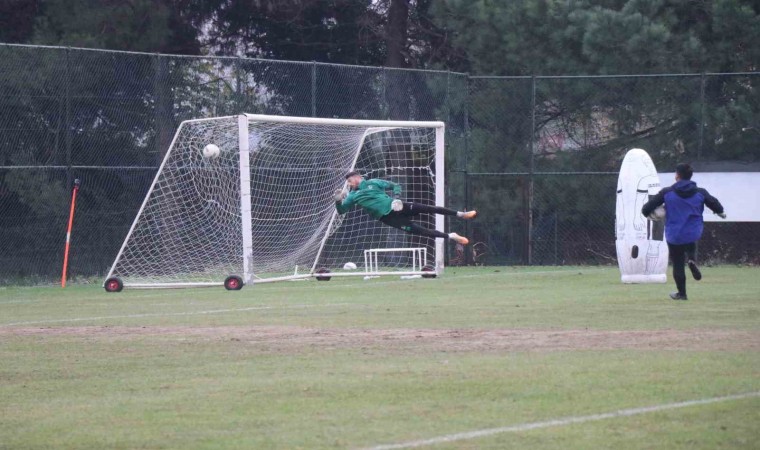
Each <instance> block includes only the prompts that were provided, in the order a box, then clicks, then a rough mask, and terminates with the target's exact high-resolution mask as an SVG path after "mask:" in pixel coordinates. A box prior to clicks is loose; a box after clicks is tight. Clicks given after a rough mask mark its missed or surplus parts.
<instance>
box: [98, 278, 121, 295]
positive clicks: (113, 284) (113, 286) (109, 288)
mask: <svg viewBox="0 0 760 450" xmlns="http://www.w3.org/2000/svg"><path fill="white" fill-rule="evenodd" d="M103 288H105V290H106V292H121V290H122V289H124V283H122V281H121V278H119V277H111V278H109V279H107V280H106V282H105V283H103Z"/></svg>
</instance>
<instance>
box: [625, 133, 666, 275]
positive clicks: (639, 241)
mask: <svg viewBox="0 0 760 450" xmlns="http://www.w3.org/2000/svg"><path fill="white" fill-rule="evenodd" d="M659 191H660V180H659V177H658V176H657V170H656V169H655V167H654V163H653V162H652V158H650V157H649V154H647V152H646V151H644V150H642V149H639V148H634V149H632V150H630V151H629V152H628V153H626V155H625V158H623V164H622V166H621V168H620V175H619V176H618V183H617V205H616V207H615V238H616V240H615V247H616V249H617V260H618V266H619V267H620V275H621V276H620V279H621V281H622V282H623V283H665V282H666V281H667V276H666V275H665V272H666V270H667V268H668V245H667V243H666V242H665V238H664V236H665V233H664V223H663V221H657V222H654V221H652V220H649V219H648V218H646V217H644V216H643V215H642V214H641V208H642V207H643V206H644V204H645V203H646V202H647V201H649V199H650V198H651V197H652V196H654V195H656V194H657V193H658V192H659ZM663 212H664V208H663Z"/></svg>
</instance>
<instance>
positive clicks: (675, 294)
mask: <svg viewBox="0 0 760 450" xmlns="http://www.w3.org/2000/svg"><path fill="white" fill-rule="evenodd" d="M670 298H672V299H673V300H688V299H689V297H687V296H686V295H685V294H681V293H680V292H673V293H671V294H670Z"/></svg>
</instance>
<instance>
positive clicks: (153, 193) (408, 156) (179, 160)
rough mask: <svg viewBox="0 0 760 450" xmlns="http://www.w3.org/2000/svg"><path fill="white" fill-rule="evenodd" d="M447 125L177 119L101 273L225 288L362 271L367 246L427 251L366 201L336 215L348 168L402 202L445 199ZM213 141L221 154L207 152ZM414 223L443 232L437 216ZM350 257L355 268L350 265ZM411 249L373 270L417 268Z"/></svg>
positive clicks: (438, 256) (127, 282)
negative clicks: (395, 191)
mask: <svg viewBox="0 0 760 450" xmlns="http://www.w3.org/2000/svg"><path fill="white" fill-rule="evenodd" d="M443 130H444V128H443V123H441V122H391V121H360V120H339V119H313V118H295V117H279V116H259V115H241V116H231V117H220V118H213V119H203V120H190V121H186V122H183V123H182V124H181V125H180V127H179V129H178V130H177V133H176V135H175V137H174V140H173V142H172V145H171V147H170V149H169V151H168V152H167V154H166V156H165V158H164V161H163V163H162V164H161V167H160V169H159V171H158V174H157V175H156V177H155V179H154V181H153V184H152V186H151V188H150V190H149V192H148V193H147V195H146V198H145V200H144V202H143V205H142V207H141V209H140V211H139V212H138V214H137V217H136V218H135V221H134V223H133V224H132V227H131V229H130V231H129V233H128V235H127V237H126V239H125V240H124V243H123V245H122V247H121V249H120V251H119V254H118V255H117V257H116V260H115V261H114V263H113V265H112V267H111V270H110V272H109V274H108V278H109V279H111V278H112V277H116V278H118V279H120V281H121V282H123V285H124V286H135V287H161V286H165V287H171V286H193V285H220V284H221V283H223V282H224V280H225V278H226V277H228V276H230V275H236V276H240V278H241V279H242V280H243V281H244V282H245V283H252V282H253V283H256V282H262V281H274V280H282V279H293V278H304V277H310V276H314V275H315V274H317V273H323V272H326V271H329V273H330V275H331V276H337V275H350V274H361V275H365V269H366V268H365V267H363V266H364V259H365V258H364V251H365V250H370V249H384V248H425V249H426V254H427V257H428V258H429V259H430V260H429V261H428V264H429V265H430V266H431V268H432V269H433V270H435V271H436V272H440V270H441V269H442V267H443V248H444V246H443V241H442V240H441V239H438V240H437V241H438V242H436V240H435V239H431V238H427V237H421V236H413V235H409V234H406V233H403V232H401V231H399V230H396V229H394V228H391V227H388V226H386V225H384V224H382V223H380V222H379V221H377V220H375V219H373V218H372V217H371V216H369V214H367V213H366V212H364V211H362V210H361V208H358V207H357V208H354V209H353V210H351V211H349V212H348V213H347V214H345V215H342V216H341V215H339V214H337V211H336V209H335V201H334V200H333V192H334V191H335V190H336V189H339V188H343V187H344V186H345V182H346V181H345V174H346V173H348V172H349V171H351V170H357V171H359V172H360V173H361V174H362V175H364V177H365V178H367V179H371V178H383V179H386V180H389V181H393V182H395V183H397V184H400V185H401V186H402V190H403V193H402V199H403V200H405V201H412V202H418V203H424V204H429V205H436V204H437V205H440V206H443V198H444V197H443V135H444V133H443ZM209 144H213V145H212V147H213V146H217V147H218V151H213V150H214V149H212V150H211V151H207V152H206V153H205V154H204V149H207V146H208V145H209ZM414 220H415V222H417V223H419V224H420V225H422V226H424V227H426V228H431V229H432V228H434V229H438V230H441V231H443V219H442V217H440V216H437V217H435V216H433V215H426V214H422V215H420V216H417V217H415V218H414ZM347 262H353V263H354V264H356V265H357V266H358V267H357V270H355V271H345V270H343V266H344V265H345V264H346V263H347ZM419 267H420V264H419V261H416V260H415V261H413V260H412V253H410V252H404V251H400V252H383V253H382V256H381V257H380V259H379V260H378V261H376V262H375V265H373V266H372V271H373V272H375V273H374V274H386V273H397V274H398V273H400V274H412V273H418V272H419V271H420V268H419Z"/></svg>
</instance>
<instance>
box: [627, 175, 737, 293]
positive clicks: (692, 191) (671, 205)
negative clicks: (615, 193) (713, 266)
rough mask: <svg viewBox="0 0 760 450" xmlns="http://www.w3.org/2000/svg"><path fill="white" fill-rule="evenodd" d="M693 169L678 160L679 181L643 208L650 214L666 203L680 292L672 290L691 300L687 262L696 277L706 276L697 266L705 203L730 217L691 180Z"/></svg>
mask: <svg viewBox="0 0 760 450" xmlns="http://www.w3.org/2000/svg"><path fill="white" fill-rule="evenodd" d="M693 173H694V170H693V169H692V168H691V166H690V165H689V164H685V163H681V164H678V165H677V166H676V183H675V184H674V185H672V186H669V187H666V188H664V189H662V190H661V191H660V192H659V193H657V195H655V196H654V197H652V199H651V200H649V201H648V202H647V203H646V204H645V205H644V207H643V208H641V214H643V215H644V217H649V215H650V214H652V212H653V211H654V210H655V209H656V208H657V207H658V206H660V205H662V204H665V212H666V214H665V239H666V240H667V242H668V250H669V251H670V259H671V261H673V279H674V280H675V282H676V287H677V288H678V292H673V293H672V294H670V298H672V299H673V300H688V297H687V296H686V272H685V270H684V266H685V265H688V266H689V269H690V270H691V274H692V275H693V276H694V279H695V280H701V279H702V272H700V271H699V267H698V266H697V258H696V248H697V241H698V240H699V238H700V237H702V229H703V228H704V222H703V220H702V213H703V212H704V210H705V206H707V207H708V208H710V209H711V210H712V211H713V212H714V213H715V214H717V215H718V216H720V217H721V218H723V219H725V218H726V213H725V212H724V211H723V205H721V204H720V202H719V201H718V199H717V198H715V197H713V196H712V195H710V193H709V192H707V190H706V189H703V188H700V187H697V183H695V182H693V181H691V176H692V175H693Z"/></svg>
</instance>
